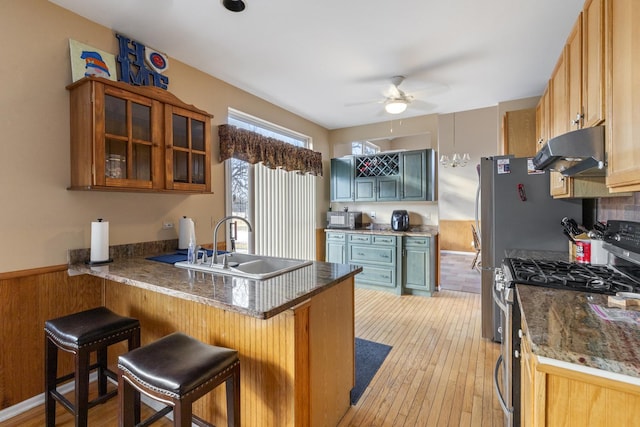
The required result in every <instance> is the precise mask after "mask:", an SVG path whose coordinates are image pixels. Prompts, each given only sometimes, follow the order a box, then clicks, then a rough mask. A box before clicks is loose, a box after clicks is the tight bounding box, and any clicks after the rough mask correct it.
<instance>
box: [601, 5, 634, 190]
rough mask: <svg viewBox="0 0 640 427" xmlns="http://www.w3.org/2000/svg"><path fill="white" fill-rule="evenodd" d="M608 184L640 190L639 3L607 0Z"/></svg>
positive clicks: (615, 188) (625, 188)
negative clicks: (639, 139)
mask: <svg viewBox="0 0 640 427" xmlns="http://www.w3.org/2000/svg"><path fill="white" fill-rule="evenodd" d="M606 4H607V9H606V19H607V28H608V32H607V35H608V40H607V51H606V58H607V68H608V75H607V100H608V104H607V126H606V131H607V134H606V137H607V138H606V139H607V150H606V152H607V156H608V159H607V160H608V161H607V164H608V165H607V185H608V186H609V188H610V189H611V191H612V192H615V193H619V192H623V191H640V145H639V144H638V138H639V137H640V109H639V108H638V105H640V86H639V85H638V75H639V74H640V52H639V51H638V47H639V46H640V32H638V30H637V23H638V21H639V20H640V2H638V1H637V0H607V3H606Z"/></svg>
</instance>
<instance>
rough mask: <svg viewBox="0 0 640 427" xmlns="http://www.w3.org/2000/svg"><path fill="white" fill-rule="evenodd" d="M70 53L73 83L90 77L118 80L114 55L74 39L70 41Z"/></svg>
mask: <svg viewBox="0 0 640 427" xmlns="http://www.w3.org/2000/svg"><path fill="white" fill-rule="evenodd" d="M69 52H70V56H71V80H72V81H74V82H75V81H77V80H80V79H81V78H83V77H89V76H92V77H104V78H105V79H109V80H114V81H115V80H117V79H116V74H117V72H116V59H115V56H114V55H113V54H111V53H108V52H105V51H102V50H100V49H96V48H94V47H91V46H89V45H86V44H84V43H80V42H78V41H76V40H72V39H69Z"/></svg>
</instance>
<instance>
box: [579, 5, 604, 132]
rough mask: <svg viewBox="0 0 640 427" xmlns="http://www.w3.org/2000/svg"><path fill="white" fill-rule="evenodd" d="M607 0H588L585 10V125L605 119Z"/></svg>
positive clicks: (583, 42) (583, 93) (583, 109)
mask: <svg viewBox="0 0 640 427" xmlns="http://www.w3.org/2000/svg"><path fill="white" fill-rule="evenodd" d="M604 46H605V20H604V0H587V1H586V2H585V4H584V8H583V11H582V94H581V95H582V104H581V105H582V120H583V122H582V126H586V127H591V126H597V125H600V124H602V122H604V120H605V94H606V90H605V49H604Z"/></svg>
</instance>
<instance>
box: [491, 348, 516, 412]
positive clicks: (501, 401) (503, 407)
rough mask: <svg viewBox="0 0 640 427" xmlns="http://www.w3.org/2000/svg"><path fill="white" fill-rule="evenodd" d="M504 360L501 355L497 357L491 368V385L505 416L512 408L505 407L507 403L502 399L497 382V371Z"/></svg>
mask: <svg viewBox="0 0 640 427" xmlns="http://www.w3.org/2000/svg"><path fill="white" fill-rule="evenodd" d="M503 362H504V360H503V359H502V355H500V356H499V357H498V360H497V361H496V368H495V369H494V370H493V387H494V388H495V390H496V394H497V395H498V401H499V402H500V406H501V407H502V411H503V412H504V413H505V415H507V416H511V414H512V413H513V408H507V403H506V402H505V401H504V397H503V396H502V391H501V390H500V384H498V372H499V371H500V365H502V363H503Z"/></svg>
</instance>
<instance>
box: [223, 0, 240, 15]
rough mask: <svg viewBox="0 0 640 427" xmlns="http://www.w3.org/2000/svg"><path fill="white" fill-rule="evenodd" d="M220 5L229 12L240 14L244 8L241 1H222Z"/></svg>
mask: <svg viewBox="0 0 640 427" xmlns="http://www.w3.org/2000/svg"><path fill="white" fill-rule="evenodd" d="M222 5H223V6H224V7H225V8H226V9H227V10H230V11H231V12H242V11H243V10H244V8H245V5H244V2H243V1H242V0H222Z"/></svg>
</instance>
